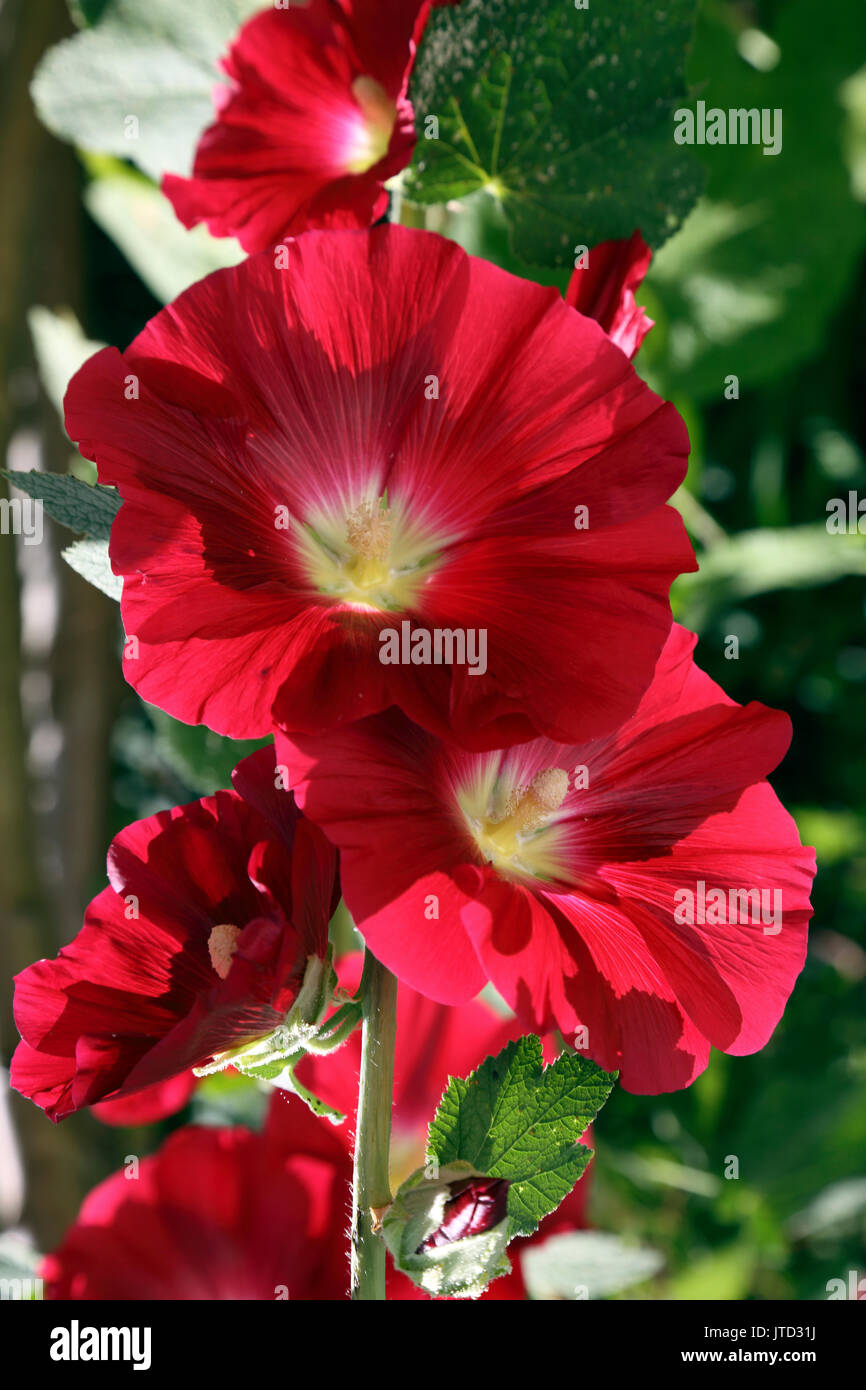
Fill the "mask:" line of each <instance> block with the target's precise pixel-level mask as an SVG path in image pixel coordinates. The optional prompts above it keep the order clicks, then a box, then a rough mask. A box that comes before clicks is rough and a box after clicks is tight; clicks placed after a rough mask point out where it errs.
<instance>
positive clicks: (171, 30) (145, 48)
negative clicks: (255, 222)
mask: <svg viewBox="0 0 866 1390" xmlns="http://www.w3.org/2000/svg"><path fill="white" fill-rule="evenodd" d="M262 8H264V6H263V4H262V3H261V0H183V3H182V4H179V3H177V0H112V3H110V4H109V5H108V6H106V7H105V9H104V11H103V12H101V13H99V14H98V22H97V23H96V24H95V25H93V27H90V28H86V29H83V30H82V31H81V33H79V34H76V35H75V37H74V38H71V39H65V40H64V41H63V42H62V43H59V44H57V45H55V47H54V48H51V49H49V51H48V53H47V54H46V55H45V57H44V58H43V60H42V62H41V63H40V64H39V67H38V68H37V70H36V74H35V76H34V79H33V85H32V92H33V99H34V101H35V103H36V108H37V110H38V112H39V115H40V117H41V119H42V120H43V121H44V123H45V125H47V126H48V128H49V130H52V131H53V132H54V133H55V134H56V135H59V136H61V137H63V138H64V139H67V140H72V141H74V142H75V143H76V144H78V145H81V146H83V147H84V148H86V149H94V150H100V151H104V152H106V153H109V154H116V155H120V156H122V157H123V158H125V159H131V160H133V161H134V163H136V164H137V165H138V166H139V168H141V169H143V170H144V171H145V173H147V174H149V175H150V176H151V177H152V178H156V179H159V178H160V177H161V176H162V174H163V173H165V172H167V171H169V170H170V171H172V172H174V173H180V174H185V173H188V172H189V169H190V167H191V163H192V155H193V151H194V149H195V145H196V142H197V140H198V137H199V135H200V134H201V132H202V131H203V130H204V128H205V126H207V125H208V124H209V123H210V121H211V120H212V119H213V104H212V98H211V92H212V89H213V87H214V85H215V83H216V82H217V80H218V72H217V67H216V64H217V59H218V58H219V57H220V55H221V53H222V52H223V51H224V49H225V48H226V46H227V45H228V43H229V41H230V40H231V39H232V38H233V37H234V35H235V33H236V32H237V30H238V29H239V28H240V26H241V25H242V24H243V22H244V21H245V20H246V19H248V18H249V17H250V15H252V14H254V13H255V12H256V11H257V10H260V9H262ZM83 17H84V18H85V19H87V20H91V17H97V10H96V9H95V8H94V7H92V6H91V7H89V8H87V9H86V10H85V11H84V14H83ZM130 116H134V117H135V118H136V121H137V123H138V125H137V128H135V127H131V126H130V124H129V122H128V119H127V118H128V117H130ZM131 129H133V130H134V131H135V134H134V136H131V134H130V130H131Z"/></svg>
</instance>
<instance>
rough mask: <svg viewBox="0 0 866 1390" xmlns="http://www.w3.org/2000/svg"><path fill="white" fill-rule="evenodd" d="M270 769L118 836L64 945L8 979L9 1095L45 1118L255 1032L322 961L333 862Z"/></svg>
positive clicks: (136, 1089) (266, 764)
mask: <svg viewBox="0 0 866 1390" xmlns="http://www.w3.org/2000/svg"><path fill="white" fill-rule="evenodd" d="M273 765H274V755H273V749H272V748H264V749H261V750H260V751H259V752H258V753H254V754H253V755H252V756H251V757H249V758H247V759H245V760H244V761H243V762H242V763H241V764H240V765H239V766H238V768H237V769H236V771H235V785H236V788H237V790H235V791H224V792H217V793H216V795H215V796H211V797H206V798H204V800H202V801H197V802H194V803H193V804H192V805H190V806H181V807H177V808H175V809H174V810H171V811H161V812H160V813H159V814H158V815H155V816H150V817H149V818H148V819H147V820H142V821H137V822H136V823H135V824H133V825H130V826H127V828H126V829H125V830H123V831H121V833H120V834H119V835H118V836H117V837H116V838H115V840H114V841H113V842H112V845H111V848H110V850H109V853H108V876H109V881H110V885H111V886H110V887H108V888H106V889H104V890H103V892H101V893H100V894H99V895H98V897H96V898H94V900H93V902H92V903H91V904H90V906H89V907H88V909H87V911H86V913H85V918H84V926H83V927H82V929H81V931H80V932H79V933H78V936H77V937H76V938H75V940H74V941H73V942H71V943H70V945H68V946H65V947H64V948H63V949H62V950H61V952H60V954H59V956H58V957H57V959H56V960H53V961H48V960H43V961H37V963H36V964H35V965H31V966H29V967H28V968H27V969H26V970H24V971H23V972H22V973H21V974H20V975H19V976H18V977H17V980H16V990H15V1019H16V1022H17V1024H18V1028H19V1030H20V1032H21V1036H22V1038H23V1041H22V1042H21V1044H20V1045H19V1047H18V1048H17V1050H16V1052H15V1055H14V1057H13V1059H12V1068H11V1079H12V1085H13V1086H14V1087H15V1089H16V1090H18V1091H21V1092H22V1093H23V1094H24V1095H26V1096H29V1097H30V1099H31V1100H33V1101H35V1103H36V1104H37V1105H39V1106H40V1107H41V1108H42V1109H43V1110H45V1111H46V1113H47V1114H48V1115H50V1117H51V1118H52V1119H53V1120H60V1119H62V1118H63V1117H64V1116H65V1115H68V1114H70V1113H71V1112H72V1111H74V1110H79V1109H81V1108H82V1106H85V1105H91V1104H93V1102H94V1101H101V1100H106V1099H110V1100H114V1099H119V1098H125V1097H129V1096H132V1095H134V1094H135V1093H140V1092H143V1091H144V1090H145V1088H152V1087H154V1086H156V1085H157V1084H158V1083H166V1082H169V1081H171V1080H172V1078H177V1077H180V1076H181V1075H182V1074H183V1073H187V1072H188V1071H189V1070H190V1069H191V1068H192V1067H198V1066H202V1065H205V1064H206V1063H207V1062H209V1061H210V1060H211V1059H212V1058H214V1057H216V1056H219V1055H220V1054H223V1053H225V1052H228V1051H229V1050H231V1049H234V1048H237V1047H239V1046H241V1045H243V1044H246V1043H251V1042H253V1041H255V1040H257V1039H259V1038H262V1037H265V1036H267V1035H268V1034H270V1033H272V1032H273V1031H274V1029H275V1028H277V1027H279V1026H280V1025H281V1024H282V1023H283V1021H284V1019H285V1017H286V1014H287V1013H288V1011H289V1010H290V1009H291V1007H292V1005H293V1003H294V1002H295V1000H296V998H297V995H298V991H299V989H300V986H301V984H302V982H303V981H304V977H305V972H306V969H307V964H308V960H309V959H310V958H311V957H315V958H321V959H324V957H325V955H326V952H327V944H328V942H327V933H328V921H329V919H330V916H331V912H332V908H333V905H334V884H335V868H336V858H335V855H334V852H333V850H332V849H331V848H330V846H329V845H328V844H327V843H326V841H325V839H324V837H323V836H322V834H321V832H320V831H318V830H317V829H316V828H315V826H312V825H310V823H309V822H308V821H305V820H304V819H303V818H302V817H301V816H299V815H298V812H297V808H296V807H295V805H294V801H293V800H292V798H291V797H290V796H289V795H288V794H287V793H286V792H284V791H281V792H278V791H276V790H275V789H274V781H273ZM169 1097H170V1092H169V1093H168V1095H167V1093H166V1090H165V1089H164V1090H163V1091H161V1092H154V1091H152V1090H150V1091H149V1092H148V1094H147V1095H146V1096H145V1097H143V1099H144V1100H145V1101H146V1103H147V1105H148V1106H150V1105H151V1104H152V1103H155V1104H156V1109H157V1113H159V1112H160V1109H161V1108H162V1113H164V1107H165V1105H169V1106H171V1104H172V1101H171V1099H170V1098H169Z"/></svg>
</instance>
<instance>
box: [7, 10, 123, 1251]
mask: <svg viewBox="0 0 866 1390" xmlns="http://www.w3.org/2000/svg"><path fill="white" fill-rule="evenodd" d="M71 28H72V26H71V23H70V20H69V14H68V11H67V8H66V5H65V3H64V0H5V3H4V4H3V6H2V9H0V168H2V169H3V197H2V199H0V287H2V293H3V297H4V309H5V311H6V312H5V313H4V317H3V319H2V323H0V457H2V458H3V459H4V460H5V458H6V455H7V451H8V447H9V442H10V439H11V438H12V436H13V434H14V432H15V430H16V428H18V427H19V425H20V423H21V412H20V409H19V406H18V403H17V399H16V393H15V390H14V383H15V382H16V380H17V381H20V380H21V379H22V373H23V374H25V375H26V373H27V371H28V368H29V369H30V370H31V371H32V360H33V354H32V349H31V346H30V343H29V340H28V333H27V327H26V317H25V316H26V312H27V310H28V309H29V308H30V307H31V305H33V304H47V305H48V306H49V307H52V308H53V307H56V306H59V305H64V304H68V305H72V306H73V307H78V305H79V301H80V298H81V276H82V271H81V250H80V230H81V211H80V196H79V194H80V174H79V169H78V162H77V159H76V157H75V154H74V152H73V151H72V150H70V149H69V148H68V147H66V146H64V145H61V144H60V143H59V142H58V141H56V140H55V139H54V138H53V137H52V136H51V135H49V134H48V132H46V131H45V130H44V129H43V128H42V127H41V125H40V124H39V122H38V120H37V118H36V116H35V114H34V112H33V108H32V104H31V101H30V96H29V90H28V88H29V82H30V78H31V76H32V73H33V69H34V68H35V66H36V64H37V62H38V60H39V58H40V57H41V55H42V54H43V53H44V51H45V49H46V48H48V47H49V46H50V45H51V44H52V43H55V42H57V40H58V39H60V38H62V37H64V36H65V35H67V34H68V33H69V32H70V31H71ZM10 387H11V388H12V389H10ZM39 423H40V425H41V429H40V436H41V444H42V459H43V462H44V463H45V465H46V466H47V467H49V468H51V469H56V470H59V471H65V469H66V467H67V466H68V461H69V457H70V454H71V452H72V448H71V445H70V444H69V443H68V441H67V440H66V439H65V436H64V435H63V432H62V430H61V428H60V425H59V422H58V421H57V419H56V416H55V415H54V414H53V412H51V414H50V415H49V412H48V407H47V404H46V405H45V408H44V411H43V419H42V420H41V421H40V422H39ZM52 534H53V531H52V528H50V527H46V532H45V535H46V543H47V544H51V543H52ZM60 568H61V570H62V571H67V567H66V566H61V567H60ZM58 584H59V588H60V593H59V603H60V624H61V626H60V633H59V636H58V639H57V643H56V648H55V651H54V653H53V655H52V658H51V661H50V662H48V663H46V666H47V669H46V675H48V674H51V675H52V676H53V681H52V686H51V693H52V700H53V702H54V712H55V715H56V717H57V718H58V719H59V721H60V723H61V727H62V732H63V752H62V756H61V761H60V765H59V768H58V783H59V785H58V786H57V789H56V806H55V808H54V810H53V812H52V813H51V814H50V816H48V817H40V816H39V815H37V814H34V810H33V795H32V793H33V786H32V780H31V776H30V772H29V768H28V757H27V747H28V734H29V730H28V728H27V724H26V718H25V712H24V710H23V708H22V701H21V677H22V659H21V647H20V638H21V621H20V585H19V576H18V571H17V566H16V551H15V542H14V539H13V538H12V537H11V536H4V537H2V538H0V610H2V613H0V766H2V775H0V914H2V918H0V1000H2V1003H0V1010H2V1012H0V1041H2V1048H3V1056H4V1060H6V1061H8V1057H9V1054H10V1053H11V1051H12V1049H13V1047H14V1045H15V1042H16V1041H17V1032H16V1030H15V1028H14V1024H13V1021H12V1014H11V977H12V975H13V974H14V973H15V972H17V971H18V970H21V969H22V968H23V967H24V966H26V965H27V964H29V963H30V962H31V961H33V960H36V959H38V958H39V957H40V956H44V955H53V954H54V953H55V952H56V951H57V949H58V947H59V946H60V945H61V944H62V942H63V941H64V940H66V939H68V937H69V936H70V935H71V934H72V932H73V931H74V930H76V929H77V926H78V925H79V924H80V920H81V909H82V906H83V904H84V902H85V901H86V898H87V896H88V895H89V894H88V889H89V886H90V879H91V878H92V876H93V874H94V872H95V871H96V872H98V871H99V865H100V862H101V861H103V859H104V850H105V846H104V830H105V827H104V820H105V804H106V801H105V787H106V782H107V758H108V751H107V739H108V733H109V730H110V727H111V705H112V701H113V700H114V699H115V694H114V692H115V691H116V688H117V678H116V676H114V670H113V669H112V668H113V663H112V652H113V645H114V638H115V623H116V613H115V609H114V605H113V604H111V602H110V600H108V599H106V598H105V596H104V595H101V594H99V593H97V592H96V591H95V590H93V589H91V588H90V587H89V586H88V585H86V584H85V583H84V581H83V580H81V579H79V578H78V576H76V575H74V574H72V572H71V571H68V572H65V573H63V574H62V575H61V576H60V577H59V578H58ZM52 665H53V670H52V669H51V666H52ZM113 677H114V678H113ZM46 830H47V831H48V833H49V834H50V837H51V841H52V846H53V848H54V849H55V855H54V859H55V861H57V860H58V856H57V854H56V850H57V849H59V865H58V868H59V872H58V874H57V879H58V881H57V882H56V884H55V887H54V891H52V886H51V883H50V880H49V879H47V877H46V873H45V865H46V863H47V862H48V858H47V856H45V855H44V854H40V834H42V835H44V834H45V832H46ZM12 1115H13V1119H14V1123H15V1126H16V1129H17V1132H18V1137H19V1141H20V1144H21V1147H22V1150H23V1159H24V1167H25V1172H26V1176H27V1193H26V1206H25V1213H24V1217H25V1220H26V1222H27V1224H28V1225H30V1227H31V1228H32V1229H33V1230H34V1232H35V1234H36V1238H37V1240H38V1241H39V1242H40V1244H42V1246H43V1247H46V1246H49V1245H50V1244H51V1243H53V1242H55V1241H56V1240H57V1238H58V1236H59V1235H60V1234H61V1232H62V1230H63V1228H64V1227H65V1226H66V1224H67V1223H68V1222H69V1221H70V1220H71V1219H72V1218H73V1217H74V1215H75V1212H76V1210H77V1207H78V1204H79V1202H80V1199H81V1196H82V1195H83V1192H84V1190H85V1187H86V1184H87V1182H88V1180H89V1178H90V1177H92V1174H88V1173H87V1172H86V1168H87V1167H89V1166H90V1165H89V1164H85V1161H84V1158H85V1156H84V1154H83V1153H82V1142H83V1141H84V1140H85V1139H86V1137H87V1135H88V1132H89V1125H88V1122H87V1121H84V1122H81V1121H76V1122H75V1123H74V1124H73V1126H72V1127H70V1126H69V1124H68V1123H67V1125H64V1126H60V1127H59V1128H57V1127H55V1126H53V1125H52V1124H51V1123H50V1122H49V1121H48V1120H47V1119H46V1118H45V1116H44V1115H43V1114H42V1113H41V1112H40V1111H39V1110H37V1109H36V1107H35V1106H33V1105H32V1104H30V1103H29V1102H26V1101H24V1100H22V1099H20V1098H19V1097H17V1096H13V1101H12Z"/></svg>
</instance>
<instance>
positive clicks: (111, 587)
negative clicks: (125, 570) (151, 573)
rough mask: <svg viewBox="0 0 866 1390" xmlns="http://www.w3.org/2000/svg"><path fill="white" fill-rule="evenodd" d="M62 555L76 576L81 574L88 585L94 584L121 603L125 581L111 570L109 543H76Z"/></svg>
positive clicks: (89, 541) (86, 541) (62, 552)
mask: <svg viewBox="0 0 866 1390" xmlns="http://www.w3.org/2000/svg"><path fill="white" fill-rule="evenodd" d="M61 554H62V556H63V558H64V560H65V561H66V563H67V565H70V566H71V568H72V569H74V570H75V573H76V574H80V575H81V578H82V579H86V580H87V582H88V584H92V585H93V587H94V588H95V589H101V590H102V592H103V593H104V594H107V595H108V597H109V598H113V599H114V600H115V602H117V603H119V602H120V596H121V594H122V593H123V580H122V579H121V577H120V575H119V574H115V573H114V571H113V570H112V568H111V561H110V559H109V558H108V541H93V540H83V541H76V542H75V543H74V545H68V546H67V547H66V549H65V550H63V551H61Z"/></svg>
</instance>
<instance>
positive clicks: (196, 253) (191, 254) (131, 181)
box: [84, 168, 243, 304]
mask: <svg viewBox="0 0 866 1390" xmlns="http://www.w3.org/2000/svg"><path fill="white" fill-rule="evenodd" d="M84 202H85V206H86V208H87V211H88V212H89V213H90V215H91V217H92V218H93V220H94V221H95V222H96V223H98V225H99V226H100V227H101V228H102V230H103V231H104V232H105V233H106V235H107V236H110V237H111V239H112V241H113V242H114V243H115V244H116V245H117V246H118V247H119V248H120V250H121V251H122V252H123V254H124V256H125V257H126V259H127V260H128V261H129V264H130V265H131V266H132V268H133V270H134V271H135V273H136V274H137V275H138V276H139V277H140V278H141V279H142V280H143V281H144V283H145V284H146V285H147V288H148V289H149V290H150V291H151V292H152V293H153V294H154V295H155V296H156V298H157V299H161V300H162V301H163V303H164V304H168V303H170V301H171V300H173V299H176V298H177V296H178V295H179V294H180V293H181V292H182V291H183V290H185V289H187V288H188V287H189V286H190V285H193V284H195V282H196V281H197V280H202V279H203V278H204V276H205V275H210V273H211V271H212V270H219V269H221V268H222V267H224V266H230V265H237V264H238V262H239V261H241V260H243V251H242V250H241V248H240V246H239V245H238V243H237V241H235V239H234V238H233V237H221V238H219V239H218V238H216V237H212V236H211V235H210V233H209V232H208V231H207V230H206V228H204V227H195V228H194V229H193V230H192V231H187V230H186V228H185V227H184V226H183V225H182V224H181V223H180V222H179V221H178V220H177V218H176V217H175V215H174V211H173V209H172V206H171V204H170V203H169V202H168V200H167V199H166V198H164V197H163V196H162V194H161V193H160V191H159V189H158V188H154V187H153V185H152V184H150V183H147V182H146V181H145V180H144V179H142V178H139V177H137V176H136V177H130V175H129V174H128V173H124V172H123V170H122V168H119V170H118V173H117V175H116V176H109V177H103V178H97V179H94V181H93V182H92V183H91V184H90V185H89V186H88V188H87V190H86V192H85V195H84Z"/></svg>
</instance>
